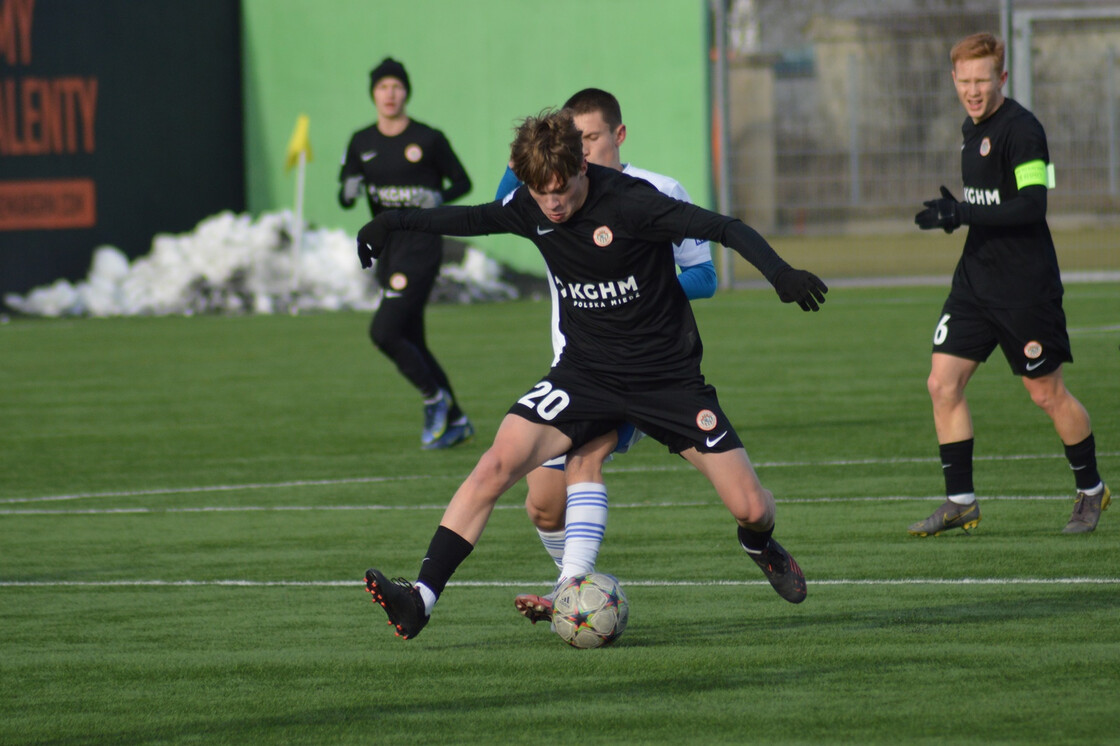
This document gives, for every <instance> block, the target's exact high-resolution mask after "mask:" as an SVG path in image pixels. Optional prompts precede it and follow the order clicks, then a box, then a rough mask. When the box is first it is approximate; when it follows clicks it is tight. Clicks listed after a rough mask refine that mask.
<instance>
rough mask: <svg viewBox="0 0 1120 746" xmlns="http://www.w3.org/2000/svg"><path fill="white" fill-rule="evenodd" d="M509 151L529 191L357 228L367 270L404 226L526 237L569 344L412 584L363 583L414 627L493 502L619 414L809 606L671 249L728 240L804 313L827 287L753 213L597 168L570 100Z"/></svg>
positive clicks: (789, 593)
mask: <svg viewBox="0 0 1120 746" xmlns="http://www.w3.org/2000/svg"><path fill="white" fill-rule="evenodd" d="M511 151H512V152H511V163H512V165H513V170H514V173H515V174H516V176H517V178H518V179H519V180H521V181H522V182H524V183H525V185H526V188H525V189H518V190H516V191H515V192H513V193H512V194H511V195H510V196H508V197H506V198H505V199H504V200H502V201H497V202H492V203H490V204H485V205H478V206H475V207H444V208H438V209H434V210H418V211H399V212H398V211H389V212H385V213H382V214H381V215H379V216H378V217H377V218H376V219H375V220H373V221H372V222H370V223H368V224H367V225H366V226H365V227H364V228H362V230H361V231H360V232H359V234H358V254H359V257H360V258H361V260H362V264H363V266H369V265H370V264H371V263H372V261H373V259H375V258H376V256H377V255H378V253H379V252H380V251H381V249H382V247H383V246H385V245H386V243H388V242H390V241H391V240H392V236H393V235H394V234H395V233H396V232H397V231H400V230H420V231H430V232H433V233H444V234H448V235H464V236H469V235H481V234H488V233H514V234H516V235H520V236H523V237H525V238H528V239H530V240H531V241H533V243H534V244H535V245H536V246H537V248H538V250H539V251H540V252H541V254H542V256H543V257H544V259H545V262H546V264H547V265H548V269H549V271H550V273H551V275H552V277H553V281H554V282H555V283H556V288H557V295H558V299H559V302H560V304H561V306H560V326H561V329H562V331H563V333H564V335H565V337H566V339H567V344H566V345H565V347H564V350H563V352H562V354H561V355H560V358H559V360H558V361H557V362H556V363H555V364H554V366H553V367H552V369H551V370H550V371H549V373H548V374H547V375H546V376H545V377H544V378H542V379H541V380H540V381H539V382H538V383H537V384H536V385H534V386H533V387H532V389H531V390H530V391H528V392H527V393H526V394H525V395H524V396H522V397H521V398H520V399H519V400H518V401H517V403H516V404H514V405H513V406H512V407H511V408H510V410H509V412H508V413H507V415H506V416H505V418H504V419H503V420H502V424H501V426H500V427H499V429H498V433H497V435H496V437H495V438H494V444H493V445H492V446H491V447H490V449H489V450H488V451H487V452H486V453H485V454H483V456H482V458H480V459H479V462H478V464H477V466H475V468H474V470H473V471H472V472H471V474H470V476H469V477H467V479H466V481H465V482H463V484H462V485H461V486H460V487H459V489H458V490H457V491H456V493H455V495H454V497H453V498H452V499H451V502H450V504H449V505H448V506H447V509H446V511H445V512H444V514H443V518H442V520H441V522H440V526H439V528H438V529H437V530H436V532H435V535H434V536H433V537H432V541H431V544H430V545H429V547H428V553H427V556H425V558H424V561H423V563H422V565H421V569H420V574H419V577H418V578H417V582H416V583H415V584H412V583H409V582H407V581H404V580H397V581H391V580H388V579H387V578H386V576H385V575H384V574H382V573H381V572H380V571H379V570H376V569H371V570H369V571H368V572H367V573H366V584H367V587H368V589H369V591H370V593H371V594H372V596H373V599H374V601H376V602H377V603H379V604H381V605H382V606H383V607H384V609H385V611H386V612H387V613H388V616H389V621H390V623H391V624H392V625H393V626H395V628H396V631H397V634H398V635H399V636H401V637H404V638H410V637H415V636H416V634H417V633H419V632H420V630H421V629H422V628H423V627H424V625H425V624H427V622H428V618H429V615H430V614H431V610H432V607H433V606H434V605H435V603H436V600H437V598H438V597H439V594H440V593H441V592H442V591H443V589H444V587H445V586H446V584H447V581H448V579H449V578H450V577H451V575H452V573H453V572H454V571H455V569H456V568H457V567H458V566H459V564H460V563H461V562H462V561H463V560H464V559H466V557H467V555H468V554H469V553H470V551H471V550H472V549H473V547H474V544H475V543H476V542H477V541H478V538H479V536H480V535H481V534H482V530H483V528H484V527H485V525H486V522H487V520H488V518H489V516H490V513H491V511H492V510H493V508H494V503H495V502H496V501H497V499H498V497H499V496H501V494H502V493H504V492H505V491H506V490H507V489H509V488H510V487H512V486H513V485H514V484H516V483H517V482H518V480H520V479H521V478H522V477H524V476H525V475H526V474H527V473H529V471H531V470H532V469H535V468H536V467H538V466H539V465H540V464H542V463H544V462H545V461H547V460H548V459H550V458H552V457H554V456H558V455H560V454H562V453H566V452H568V451H569V450H571V449H572V448H573V447H578V446H580V445H582V444H584V443H586V442H588V441H590V440H591V439H593V438H595V437H596V436H599V435H601V434H603V433H605V432H608V431H609V430H611V429H613V428H616V427H617V426H618V425H619V424H620V423H621V422H631V423H633V424H634V425H635V426H636V427H638V428H639V429H641V430H642V431H644V432H645V433H647V434H648V435H649V436H650V437H653V438H655V439H656V440H658V441H660V442H661V443H664V444H665V445H667V446H668V447H669V450H670V451H671V452H673V453H679V454H680V455H681V456H682V457H684V458H685V459H686V460H687V461H689V463H691V464H693V465H694V466H695V467H696V468H697V469H698V470H699V471H700V472H701V473H703V474H704V476H706V477H707V478H708V480H709V481H710V482H711V483H712V485H713V486H714V487H715V489H716V492H717V493H718V494H719V496H720V498H721V499H722V500H723V502H724V504H725V505H726V506H727V508H728V509H729V510H730V511H731V514H732V515H733V516H734V518H735V520H736V522H737V524H738V540H739V543H740V545H741V546H742V547H743V549H745V550H746V551H747V553H748V554H749V556H750V557H751V558H752V559H753V560H754V561H755V562H756V563H757V564H758V565H759V567H761V568H762V571H763V572H764V573H765V575H766V577H767V578H768V580H769V581H770V583H771V585H773V587H774V589H775V590H776V591H777V592H778V593H779V594H780V595H781V596H782V597H783V598H785V599H786V600H787V601H790V602H792V603H799V602H800V601H802V600H804V598H805V595H806V585H805V577H804V575H803V574H802V572H801V569H800V568H799V567H798V565H797V563H796V562H795V561H794V559H793V557H791V556H790V555H789V553H788V552H786V550H785V549H783V548H782V546H781V545H780V544H778V542H777V541H775V540H774V539H773V538H772V536H771V534H772V533H773V530H774V512H775V511H774V496H773V495H772V494H771V493H770V492H769V491H768V490H766V489H765V488H763V487H762V485H761V484H760V483H759V481H758V477H757V475H756V474H755V472H754V469H753V467H752V466H751V462H750V459H749V458H748V457H747V452H746V450H745V449H744V448H743V444H742V442H741V441H740V440H739V436H738V435H737V434H736V433H735V430H734V428H732V426H731V423H730V422H729V421H728V420H727V417H726V415H725V414H724V413H723V410H722V409H721V408H720V405H719V401H718V399H717V397H716V391H715V389H714V388H713V387H712V386H710V385H708V384H707V383H705V381H704V377H703V375H702V374H701V372H700V359H701V356H702V352H703V347H702V344H701V342H700V335H699V333H698V330H697V326H696V320H695V319H694V317H693V315H692V309H691V307H690V306H689V303H688V300H687V298H686V296H685V293H684V290H682V288H681V285H680V282H679V281H678V280H677V277H676V267H675V265H674V261H673V244H674V243H680V242H681V241H682V240H683V239H684V238H697V239H707V240H711V241H719V242H720V243H721V244H723V245H725V246H730V247H731V248H733V249H735V250H736V251H737V252H739V253H740V254H741V255H743V256H744V257H745V258H746V259H747V260H748V261H750V262H751V263H752V264H753V265H754V266H755V267H757V268H758V269H759V270H760V271H761V272H762V274H763V275H764V276H765V277H766V278H767V279H768V280H769V281H770V282H771V283H772V284H773V285H774V286H775V288H776V289H777V290H778V294H779V297H780V298H781V299H782V300H783V301H784V302H797V303H798V304H799V305H800V306H801V308H802V309H804V310H806V311H808V310H813V311H815V310H817V309H818V308H819V305H818V304H819V303H823V302H824V293H825V292H826V291H827V287H826V286H825V284H824V283H823V282H821V281H820V279H819V278H817V277H816V276H815V275H813V274H811V273H809V272H806V271H804V270H797V269H793V268H792V267H790V266H789V265H788V264H786V262H785V261H783V260H782V259H781V257H779V256H778V255H777V254H776V253H775V252H774V250H773V249H772V248H771V247H770V245H769V244H768V243H767V242H766V240H765V239H764V238H762V236H760V235H759V234H758V233H756V232H755V231H754V230H752V229H751V228H749V227H747V226H746V225H744V224H743V223H742V222H740V221H738V220H735V219H734V218H729V217H725V216H723V215H719V214H717V213H714V212H710V211H708V210H704V209H701V208H700V207H697V206H696V205H693V204H689V203H687V202H681V201H679V200H675V199H672V198H669V197H666V196H664V195H663V194H661V193H660V192H658V191H657V189H655V188H654V187H653V186H651V185H650V184H649V183H648V182H645V181H643V180H640V179H635V178H632V177H629V176H626V175H624V174H622V173H620V172H618V171H615V170H614V169H610V168H604V167H601V166H595V165H588V163H587V161H586V160H585V158H584V155H583V143H582V136H581V133H580V131H579V130H578V129H576V127H575V124H574V122H573V120H572V114H571V112H569V111H567V110H561V111H554V112H545V113H542V114H541V115H540V116H539V117H531V118H529V119H526V120H525V121H524V122H523V123H522V124H521V126H520V127H519V128H518V130H517V135H516V137H515V139H514V142H513V145H512V148H511Z"/></svg>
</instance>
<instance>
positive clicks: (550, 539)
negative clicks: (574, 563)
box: [537, 528, 564, 570]
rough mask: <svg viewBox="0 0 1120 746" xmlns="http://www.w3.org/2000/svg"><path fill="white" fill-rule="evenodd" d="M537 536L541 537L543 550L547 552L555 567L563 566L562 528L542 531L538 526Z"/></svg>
mask: <svg viewBox="0 0 1120 746" xmlns="http://www.w3.org/2000/svg"><path fill="white" fill-rule="evenodd" d="M537 536H539V537H541V544H544V551H546V552H548V556H549V557H551V558H552V561H553V562H555V563H556V569H557V570H559V569H560V568H562V567H563V566H564V529H562V528H561V529H558V530H556V531H542V530H541V529H539V528H538V529H537Z"/></svg>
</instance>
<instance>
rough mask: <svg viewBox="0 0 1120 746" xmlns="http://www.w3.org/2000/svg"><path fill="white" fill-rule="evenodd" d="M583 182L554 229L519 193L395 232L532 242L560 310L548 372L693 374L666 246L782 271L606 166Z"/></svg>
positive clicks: (729, 222)
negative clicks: (714, 245) (559, 347)
mask: <svg viewBox="0 0 1120 746" xmlns="http://www.w3.org/2000/svg"><path fill="white" fill-rule="evenodd" d="M587 175H588V181H589V186H588V193H587V199H586V201H585V202H584V204H583V206H582V207H580V209H579V210H577V211H576V212H575V213H574V214H573V215H572V217H571V218H569V219H568V220H567V221H565V222H563V223H552V222H550V221H549V220H548V218H546V217H545V216H544V213H542V212H541V210H540V208H539V207H538V206H537V203H536V202H535V201H534V200H533V198H532V196H531V195H530V194H529V191H528V189H526V188H524V187H523V188H520V189H517V190H516V191H514V192H513V193H512V194H511V195H509V196H507V197H506V198H505V199H504V200H502V201H499V202H492V203H489V204H484V205H476V206H474V207H443V208H438V209H434V210H419V211H412V210H410V211H404V212H401V213H400V214H399V215H400V223H401V226H400V227H402V228H404V229H406V230H420V231H426V232H435V233H442V234H444V235H454V236H478V235H487V234H491V233H512V234H515V235H519V236H523V237H525V238H527V239H529V240H530V241H532V242H533V243H534V244H535V245H536V247H537V249H538V250H539V251H540V252H541V255H542V256H543V257H544V260H545V263H546V264H547V265H548V269H549V271H550V273H551V274H552V277H553V281H554V282H555V283H556V289H557V295H558V296H559V301H560V304H561V306H560V329H561V331H562V332H563V334H564V336H565V338H566V339H567V344H566V345H565V347H564V351H563V353H562V354H561V356H560V360H559V362H558V363H557V367H561V368H571V369H577V370H581V371H586V372H589V373H593V374H599V375H605V376H614V377H622V378H627V379H629V380H633V381H637V380H639V379H640V378H646V379H649V378H656V379H665V378H677V377H684V376H694V375H699V366H700V359H701V357H702V355H703V346H702V344H701V341H700V335H699V332H698V330H697V327H696V320H695V318H694V317H693V315H692V308H691V306H690V305H689V303H688V299H687V298H686V297H685V294H684V291H683V290H681V286H680V282H678V280H677V277H676V268H675V265H674V260H673V244H674V243H680V242H681V241H682V240H684V239H685V238H696V239H707V240H709V241H719V242H720V243H722V244H724V245H725V246H729V247H730V248H732V249H734V250H735V251H737V252H739V253H740V254H741V255H743V256H744V257H745V258H746V259H747V260H748V261H750V262H751V263H752V264H753V265H754V266H756V267H757V268H758V269H759V270H760V271H761V272H762V274H763V275H764V276H765V277H766V278H767V279H768V280H771V281H773V279H774V277H775V276H776V275H777V274H778V272H780V271H781V270H782V269H784V268H786V267H788V266H789V265H788V264H786V263H785V262H784V261H783V260H782V259H781V257H779V256H778V255H777V254H776V253H775V252H774V250H773V249H772V248H771V247H770V245H769V244H768V243H767V242H766V240H765V239H764V238H762V236H760V235H759V234H758V233H757V232H755V231H754V230H753V229H751V228H749V227H748V226H746V225H744V224H743V223H742V222H741V221H739V220H736V219H734V218H729V217H726V216H724V215H720V214H718V213H715V212H711V211H709V210H705V209H702V208H700V207H697V206H696V205H693V204H689V203H687V202H681V201H680V200H675V199H672V198H670V197H666V196H665V195H663V194H661V193H660V192H659V191H657V189H655V188H654V187H653V186H651V185H650V184H649V183H648V182H645V181H642V180H641V179H635V178H632V177H630V176H626V175H625V174H622V173H619V172H617V171H615V170H613V169H609V168H603V167H600V166H595V165H589V166H588V173H587Z"/></svg>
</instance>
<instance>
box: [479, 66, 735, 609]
mask: <svg viewBox="0 0 1120 746" xmlns="http://www.w3.org/2000/svg"><path fill="white" fill-rule="evenodd" d="M564 108H566V109H568V110H570V111H571V112H572V117H573V119H574V121H575V124H576V128H577V129H579V130H580V132H581V133H582V137H583V153H584V157H586V158H587V162H588V163H594V164H596V165H599V166H606V167H607V168H613V169H615V170H616V171H622V173H624V174H626V175H627V176H633V177H635V178H638V179H643V180H645V181H648V182H649V183H650V184H652V185H653V186H655V187H656V188H657V190H658V191H659V192H661V193H662V194H664V195H666V196H669V197H672V198H674V199H679V200H682V201H684V202H691V201H692V199H691V198H690V197H689V195H688V192H687V191H686V190H685V188H684V187H683V186H681V184H680V182H678V181H677V180H676V179H673V178H670V177H668V176H665V175H663V174H659V173H655V172H653V171H646V170H645V169H642V168H637V167H636V166H634V165H632V164H629V163H622V158H621V154H620V152H619V150H620V147H621V145H622V143H623V142H624V141H625V140H626V134H627V131H626V125H625V124H624V123H623V122H622V110H621V107H620V106H619V103H618V99H617V98H615V96H613V95H612V94H610V93H608V92H607V91H604V90H602V89H599V88H585V89H583V90H582V91H579V92H578V93H576V94H574V95H573V96H572V97H571V98H569V99H568V100H567V102H565V104H564ZM519 186H521V182H520V181H518V180H517V177H516V176H515V175H514V174H513V170H512V169H511V168H509V167H507V168H506V173H505V175H504V176H503V177H502V181H501V183H500V184H499V186H498V191H497V194H496V198H497V199H501V198H503V197H506V196H507V195H509V194H510V192H512V191H513V190H514V189H516V188H518V187H519ZM673 258H674V261H675V262H676V264H677V266H678V267H679V268H680V274H679V275H677V279H678V281H679V282H680V284H681V288H682V289H683V290H684V291H685V295H686V296H687V297H688V299H689V300H695V299H697V298H710V297H712V295H714V294H715V291H716V285H717V282H716V270H715V265H714V264H713V262H712V250H711V247H710V245H709V244H708V242H707V241H702V240H695V239H691V238H689V239H685V240H684V241H682V242H681V243H679V244H674V246H673ZM548 284H549V288H550V289H551V294H552V350H553V360H552V364H553V365H555V364H556V363H557V362H559V360H560V355H561V353H562V352H563V350H564V345H565V343H566V340H565V338H564V334H563V332H562V331H561V329H560V299H559V298H558V297H557V288H556V283H555V282H553V279H552V277H551V276H549V278H548ZM642 437H644V434H643V433H642V432H641V431H640V430H637V429H636V428H634V426H633V425H629V424H627V425H624V426H622V427H620V428H619V429H618V430H615V431H612V432H610V433H607V434H605V435H602V436H600V437H599V438H596V439H595V440H594V441H592V442H591V443H589V444H587V445H585V446H583V447H582V448H580V449H578V450H577V451H575V452H573V453H571V454H569V455H568V456H560V457H557V458H555V459H552V460H551V461H549V462H547V463H546V464H544V466H542V467H540V468H538V469H535V470H533V471H532V472H531V473H530V474H529V475H528V476H527V477H526V479H525V481H526V483H527V484H528V487H529V492H528V495H526V497H525V510H526V511H527V512H528V514H529V519H530V520H531V521H532V522H533V525H534V526H535V527H536V529H537V534H538V535H539V536H540V539H541V543H542V544H543V545H544V548H545V551H547V552H548V554H549V556H550V557H552V560H553V562H555V563H556V566H557V568H558V569H559V577H558V579H557V581H556V586H554V587H558V586H559V585H560V583H561V582H562V581H563V580H564V579H566V578H570V577H574V576H576V575H582V574H585V573H589V572H591V571H593V570H594V569H595V561H596V559H597V557H598V555H599V547H600V545H601V544H602V541H603V536H604V534H605V532H606V527H607V488H606V482H605V480H604V479H603V464H604V463H605V462H606V461H607V460H609V459H610V458H611V457H612V455H613V454H614V453H625V452H626V451H628V450H629V449H630V447H631V446H633V445H634V444H635V443H636V442H637V441H638V440H640V439H641V438H642ZM514 605H515V606H516V608H517V610H518V611H519V612H520V613H521V614H522V615H524V616H525V617H527V618H528V619H529V621H531V622H533V623H534V624H536V623H537V622H538V621H541V620H549V619H551V617H552V594H551V593H550V594H548V595H545V596H538V595H536V594H529V593H525V594H520V595H518V596H517V597H516V598H515V599H514Z"/></svg>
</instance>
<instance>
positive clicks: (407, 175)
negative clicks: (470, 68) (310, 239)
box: [338, 119, 471, 216]
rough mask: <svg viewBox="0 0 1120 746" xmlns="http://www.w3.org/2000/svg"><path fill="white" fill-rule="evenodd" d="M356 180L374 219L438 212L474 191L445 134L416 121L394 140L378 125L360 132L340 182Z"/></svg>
mask: <svg viewBox="0 0 1120 746" xmlns="http://www.w3.org/2000/svg"><path fill="white" fill-rule="evenodd" d="M351 176H361V177H362V179H363V181H364V182H365V188H366V198H367V199H368V200H369V209H370V212H371V213H372V214H373V215H374V216H376V215H377V214H378V213H380V212H382V211H384V210H387V209H392V208H409V207H434V206H436V205H438V204H441V203H443V202H451V201H452V200H454V199H457V198H459V197H462V196H463V195H464V194H466V193H467V192H469V191H470V188H471V180H470V177H468V176H467V172H466V169H464V168H463V164H462V163H460V162H459V158H458V157H457V156H456V155H455V151H454V150H452V149H451V143H449V142H448V141H447V138H446V137H444V135H443V133H442V132H440V131H439V130H437V129H434V128H432V127H429V126H428V125H426V124H424V123H423V122H418V121H416V120H415V119H413V120H410V121H409V123H408V126H407V127H406V128H405V130H404V131H403V132H401V133H400V134H399V135H394V136H392V137H389V136H387V135H383V134H382V133H381V131H380V130H378V129H377V125H376V124H372V125H370V126H369V127H366V128H365V129H363V130H359V131H357V132H355V133H354V134H353V135H352V136H351V138H350V143H349V145H348V146H347V147H346V154H345V155H344V156H343V159H342V169H341V171H340V172H339V177H338V178H339V181H342V182H344V181H346V180H347V179H348V178H349V177H351ZM445 179H446V181H447V185H446V187H445V186H444V180H445ZM437 198H438V199H437Z"/></svg>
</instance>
